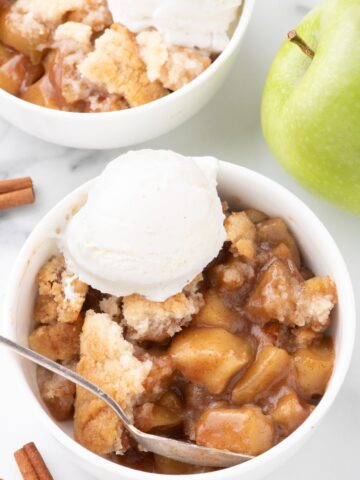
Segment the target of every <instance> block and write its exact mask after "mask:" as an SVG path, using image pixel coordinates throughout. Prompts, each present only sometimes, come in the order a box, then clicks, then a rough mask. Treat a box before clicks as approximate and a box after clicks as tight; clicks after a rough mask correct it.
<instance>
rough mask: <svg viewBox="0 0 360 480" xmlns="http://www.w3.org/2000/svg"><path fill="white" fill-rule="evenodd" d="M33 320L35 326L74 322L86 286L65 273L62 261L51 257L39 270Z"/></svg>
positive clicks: (84, 295) (79, 309) (58, 257)
mask: <svg viewBox="0 0 360 480" xmlns="http://www.w3.org/2000/svg"><path fill="white" fill-rule="evenodd" d="M37 282H38V296H37V298H36V301H35V311H34V318H35V321H37V322H39V323H54V322H56V321H58V322H60V323H73V322H76V320H77V318H78V316H79V313H80V311H81V309H82V306H83V304H84V301H85V297H86V294H87V291H88V286H87V285H86V284H85V283H83V282H81V281H80V280H79V279H78V278H76V277H75V276H74V275H72V274H70V273H69V272H67V271H66V268H65V261H64V257H63V256H61V255H59V256H56V257H52V258H51V259H50V260H49V261H48V262H47V263H46V264H45V265H44V266H43V267H42V268H41V270H40V272H39V274H38V277H37Z"/></svg>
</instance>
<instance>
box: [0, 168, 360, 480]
mask: <svg viewBox="0 0 360 480" xmlns="http://www.w3.org/2000/svg"><path fill="white" fill-rule="evenodd" d="M226 170H227V172H226V174H230V175H231V173H232V172H233V173H234V175H237V176H242V177H244V178H243V180H245V179H246V181H248V182H252V183H254V185H256V186H257V188H259V190H258V191H262V190H261V187H262V186H265V187H266V188H267V189H271V190H273V191H274V195H276V196H278V197H279V198H281V197H286V199H287V200H288V201H289V202H290V201H291V202H292V203H293V204H294V205H296V207H297V208H296V213H295V214H294V216H295V215H296V216H297V217H298V218H300V219H302V220H303V221H304V220H306V222H307V223H308V224H310V225H311V224H312V226H314V227H315V226H316V230H317V233H320V235H322V237H323V239H324V240H325V241H326V245H327V255H329V256H330V255H332V256H331V258H333V260H334V261H335V262H336V263H337V264H338V271H339V272H340V273H339V277H340V276H341V281H342V291H343V296H342V298H343V313H342V317H341V319H343V318H345V317H346V324H345V327H344V328H343V329H342V332H341V333H342V335H341V336H340V348H339V352H338V353H337V356H336V369H335V372H334V374H333V376H332V378H331V380H330V382H329V384H328V387H327V389H326V392H325V394H324V396H323V397H322V399H321V401H320V402H319V404H318V405H317V407H316V408H315V409H314V410H313V412H312V413H311V414H310V416H309V417H308V418H307V419H306V420H305V422H304V423H303V424H302V425H301V426H300V427H298V428H297V429H296V430H295V431H294V432H293V433H292V434H291V435H289V436H288V437H286V438H285V439H284V440H283V441H282V442H280V443H278V444H277V445H275V446H274V447H272V448H271V449H269V450H268V451H266V452H265V453H263V454H261V455H259V456H258V457H256V458H254V459H252V460H251V461H249V462H246V463H243V464H241V465H237V466H235V467H230V468H227V469H224V470H219V471H215V472H208V473H200V474H189V475H177V476H176V477H177V478H179V480H185V479H188V480H191V479H193V480H195V479H198V480H219V479H220V478H221V479H224V480H227V479H229V480H230V479H233V478H234V477H235V476H237V475H239V474H244V475H245V474H246V473H248V472H251V471H253V470H256V469H258V468H260V467H261V466H263V465H264V464H266V463H268V462H269V461H272V462H273V464H274V465H277V464H280V463H281V459H282V458H284V459H286V458H288V457H290V456H291V453H292V452H291V451H292V450H293V451H294V452H295V451H296V449H295V447H296V446H300V445H301V444H302V443H303V441H304V440H305V439H306V438H307V437H308V436H309V435H310V433H311V431H312V430H314V429H315V428H317V425H318V424H319V422H320V420H321V419H322V418H323V417H324V416H325V414H326V413H327V411H328V410H329V408H330V406H331V405H332V403H333V402H334V400H335V398H336V396H337V394H338V392H339V390H340V387H341V385H342V384H343V381H344V379H345V376H346V373H347V371H348V369H349V366H350V360H351V357H352V352H353V347H354V342H355V328H356V327H355V325H356V308H355V299H354V293H353V288H352V283H351V279H350V275H349V272H348V269H347V266H346V264H345V261H344V259H343V256H342V254H341V252H340V250H339V248H338V246H337V245H336V242H335V240H334V239H333V238H332V236H331V234H330V233H329V232H328V230H327V229H326V228H325V226H324V225H323V223H322V222H321V221H320V219H319V218H318V217H317V216H316V215H315V213H314V212H313V211H312V210H311V209H310V208H309V207H308V206H307V205H306V204H305V203H304V202H303V201H302V200H301V199H299V198H298V197H297V196H296V195H294V194H293V193H292V192H290V191H289V190H288V189H286V188H285V187H283V186H282V185H280V184H279V183H277V182H276V181H274V180H272V179H270V178H268V177H266V176H264V175H262V174H260V173H257V172H255V171H253V170H250V169H248V168H245V167H242V166H240V165H235V164H231V163H229V162H224V161H219V176H221V174H222V171H226ZM93 181H94V179H92V180H90V181H88V182H86V183H84V184H82V185H81V186H80V187H78V188H76V189H75V190H73V191H72V192H70V193H69V194H68V195H66V196H65V197H64V198H63V199H62V200H60V202H58V203H57V204H56V205H55V206H54V207H52V209H51V210H50V211H49V212H48V213H47V214H46V215H45V216H44V217H42V219H41V220H40V221H39V222H38V223H37V225H36V226H35V228H34V229H33V231H32V232H31V234H30V236H29V237H28V239H27V240H26V242H25V243H24V245H23V247H22V248H21V251H20V253H19V255H18V257H17V260H16V262H15V265H14V267H13V270H12V273H11V275H10V279H9V282H8V285H7V289H6V292H5V298H4V304H3V312H4V318H5V319H9V320H8V322H7V323H5V322H2V324H1V330H2V331H3V332H4V334H5V335H8V336H9V337H10V338H12V339H16V332H15V330H16V322H11V321H10V319H11V318H12V311H13V305H16V298H17V289H16V286H17V284H18V282H19V280H20V279H21V277H22V275H23V273H24V270H25V269H26V266H27V263H28V261H29V258H30V257H31V255H32V253H33V251H34V247H36V245H37V244H38V243H39V242H38V239H37V236H38V235H39V234H41V232H42V230H43V229H44V228H45V225H46V223H47V222H49V221H50V220H51V219H52V218H53V217H54V216H56V214H57V213H58V210H61V209H62V208H63V207H64V206H65V205H67V206H68V205H70V202H71V201H74V199H75V198H79V196H81V194H84V193H86V191H87V189H88V188H89V186H90V184H91V183H92V182H93ZM219 187H220V189H221V181H220V182H219ZM12 323H13V325H11V324H12ZM345 347H346V348H345ZM6 354H7V355H8V358H9V365H10V368H13V369H14V375H18V377H19V380H18V382H17V385H18V386H19V389H21V390H22V394H23V395H27V398H28V403H29V404H31V405H32V407H31V408H34V411H36V412H37V415H38V418H39V420H40V421H41V423H43V425H44V426H45V427H46V428H47V429H48V430H49V431H50V433H51V434H52V435H53V437H54V438H55V439H56V440H57V441H58V442H59V443H60V444H62V445H63V446H65V447H66V448H67V450H69V451H70V452H71V453H73V454H74V455H75V456H76V457H77V459H78V460H79V461H81V462H86V464H87V466H91V465H92V466H94V467H96V468H98V469H99V470H103V471H104V472H105V471H106V472H107V473H109V474H113V475H119V474H121V473H122V472H123V474H124V475H125V476H126V478H129V479H130V478H131V479H132V480H140V479H141V480H161V479H164V480H171V479H172V480H173V479H174V475H164V474H157V473H147V472H140V471H138V470H134V469H131V468H128V467H124V466H122V465H119V464H116V463H113V462H111V461H109V460H106V459H104V458H102V457H100V456H98V455H96V454H94V453H92V452H90V451H89V450H87V449H85V448H84V447H82V446H81V445H80V444H78V443H77V442H76V441H75V440H74V439H73V438H71V437H70V436H69V435H67V434H66V433H65V432H64V431H63V430H62V429H61V428H60V427H59V426H58V425H57V423H56V422H55V420H53V419H52V418H51V416H50V414H49V413H47V412H46V411H45V410H44V408H43V406H42V405H41V403H40V402H39V401H38V399H37V398H36V396H35V395H34V394H33V392H32V390H31V389H30V388H29V386H28V384H27V381H26V377H25V375H24V374H23V372H22V371H21V359H20V358H17V357H16V355H15V354H14V353H11V352H6ZM10 359H11V360H10ZM29 390H30V392H31V394H30V395H29ZM285 453H287V456H286V455H284V454H285ZM276 460H277V462H276ZM82 468H85V469H87V467H83V466H82ZM123 469H125V470H123ZM219 472H220V473H219Z"/></svg>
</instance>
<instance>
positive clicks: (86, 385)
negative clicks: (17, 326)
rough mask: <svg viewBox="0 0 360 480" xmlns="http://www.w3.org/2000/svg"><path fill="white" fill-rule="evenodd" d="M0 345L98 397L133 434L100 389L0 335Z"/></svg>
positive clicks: (110, 400)
mask: <svg viewBox="0 0 360 480" xmlns="http://www.w3.org/2000/svg"><path fill="white" fill-rule="evenodd" d="M0 344H2V345H5V346H6V347H8V348H10V350H13V351H14V352H15V353H17V354H18V355H21V356H22V357H24V358H26V359H27V360H30V361H31V362H34V363H37V364H38V365H41V366H42V367H44V368H46V369H47V370H51V371H52V372H54V373H57V374H58V375H60V376H61V377H64V378H66V379H67V380H70V382H73V383H76V384H77V385H79V386H80V387H83V388H85V389H86V390H88V391H89V392H91V393H93V394H94V395H96V396H97V397H99V398H100V399H101V400H103V401H104V402H105V403H107V404H108V405H109V407H111V408H112V409H113V410H114V411H115V413H116V414H117V415H118V416H119V417H120V419H121V421H122V422H123V424H124V426H125V428H126V429H127V430H129V432H130V433H133V429H134V427H133V425H132V424H131V422H130V420H129V418H128V416H127V415H126V413H125V412H124V410H123V409H122V408H121V407H120V405H119V404H118V403H117V402H115V400H114V399H113V398H112V397H110V395H108V394H107V393H106V392H104V391H103V390H102V389H101V388H99V387H97V386H96V385H94V384H93V383H91V382H89V381H88V380H86V378H84V377H82V376H81V375H79V374H78V373H76V372H74V371H73V370H70V368H67V367H64V366H63V365H60V364H59V363H56V362H54V361H53V360H50V359H49V358H46V357H44V356H43V355H40V354H39V353H36V352H34V351H33V350H30V348H26V347H23V346H22V345H19V344H18V343H16V342H13V341H12V340H10V339H8V338H5V337H3V336H2V335H0Z"/></svg>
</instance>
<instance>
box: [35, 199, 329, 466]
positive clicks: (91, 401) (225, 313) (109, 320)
mask: <svg viewBox="0 0 360 480" xmlns="http://www.w3.org/2000/svg"><path fill="white" fill-rule="evenodd" d="M224 209H225V214H226V220H225V228H226V233H227V241H226V242H225V244H224V246H223V248H222V250H221V252H220V253H219V255H218V257H217V258H216V259H215V260H214V261H213V262H211V264H210V265H208V266H207V268H206V269H205V270H204V271H203V272H202V274H201V275H199V276H198V277H197V278H195V279H194V280H193V281H192V282H191V283H190V284H189V285H188V286H187V287H186V288H185V289H184V290H183V291H182V292H181V293H179V294H177V295H175V296H173V297H170V298H168V299H167V300H166V301H164V302H153V301H150V300H147V299H146V298H144V297H141V296H140V295H131V296H127V297H123V298H116V297H112V296H109V295H104V294H102V293H101V292H99V291H97V290H94V289H93V288H91V287H90V286H88V285H85V284H84V283H83V282H81V281H80V280H79V279H77V278H76V277H75V276H74V275H73V274H72V273H71V272H68V271H67V270H66V265H65V263H64V260H63V258H62V256H56V257H53V258H51V259H50V260H49V261H48V262H47V263H46V264H45V265H44V266H43V267H42V268H41V270H40V272H39V274H38V277H37V282H38V295H37V299H36V303H35V310H34V319H35V322H36V327H35V329H34V330H33V332H32V333H31V335H30V337H29V344H30V346H31V348H32V349H34V350H36V351H37V352H40V353H42V354H44V355H46V356H47V357H49V358H51V359H54V360H56V361H58V362H60V363H62V364H65V365H67V366H70V367H71V368H73V369H76V371H77V372H79V373H80V374H81V375H83V376H84V377H86V378H88V379H89V380H91V381H92V382H94V383H95V384H97V385H99V386H100V387H101V388H103V389H104V390H106V391H107V392H108V393H109V394H110V395H111V396H112V397H113V398H114V399H115V400H116V401H117V402H119V404H121V406H122V407H123V408H124V409H125V411H126V412H127V414H128V415H129V417H130V418H131V419H132V420H133V422H134V424H135V425H136V426H137V427H138V428H139V429H141V430H142V431H144V432H153V433H156V434H159V435H165V436H168V437H173V438H177V439H183V440H186V441H192V442H195V443H196V444H198V445H204V446H207V447H214V448H218V449H227V450H231V451H234V452H240V453H245V454H250V455H259V454H261V453H262V452H265V451H266V450H268V449H269V448H271V447H272V446H274V445H276V444H277V443H278V442H280V441H282V440H283V439H284V438H285V437H287V436H288V435H290V434H291V433H292V432H293V431H294V430H295V429H296V428H297V427H299V425H301V423H302V422H304V420H305V419H306V418H307V417H308V416H309V414H310V413H311V412H312V410H313V409H314V408H315V407H316V404H317V403H318V402H319V400H320V399H321V396H322V395H323V394H324V392H325V389H326V386H327V383H328V380H329V378H330V376H331V373H332V369H333V364H334V348H333V343H332V339H331V336H330V334H329V332H328V327H329V326H330V323H331V311H332V309H333V308H334V306H335V305H336V303H337V293H336V287H335V284H334V282H333V281H332V280H331V278H330V277H328V276H320V277H316V276H314V275H313V274H312V273H311V271H310V270H309V269H308V268H307V267H306V266H305V265H304V264H303V262H302V259H301V255H300V252H299V249H298V246H297V243H296V241H295V239H294V237H293V235H292V234H291V232H290V231H289V230H288V228H287V226H286V224H285V222H284V221H283V220H282V219H281V218H268V217H267V216H266V215H265V214H264V213H262V212H259V211H256V210H253V209H247V210H244V211H229V209H228V207H227V205H226V204H224ZM38 385H39V389H40V394H41V397H42V399H43V401H44V403H45V405H46V406H47V407H48V409H49V411H50V413H51V414H52V415H53V417H54V418H55V419H56V420H58V421H63V420H67V419H72V418H73V419H74V436H75V439H76V440H77V441H78V442H79V443H81V444H82V445H83V446H85V447H86V448H88V449H89V450H91V451H92V452H95V453H97V454H99V455H103V456H107V458H109V459H112V460H114V461H116V462H118V463H120V464H122V465H126V466H128V467H132V468H137V469H143V470H146V471H151V472H159V473H174V474H175V473H196V472H201V471H208V470H209V469H206V468H203V467H196V466H191V465H185V464H181V463H179V462H175V461H173V460H169V459H166V458H163V457H160V456H158V455H154V454H152V453H149V452H144V451H142V450H140V449H138V448H137V445H136V444H134V441H133V440H132V439H131V438H129V437H128V435H127V433H126V431H125V430H124V428H123V426H122V424H121V422H120V421H119V419H118V418H117V416H116V415H115V414H114V412H113V411H112V410H111V409H110V408H109V407H108V406H107V405H105V404H104V403H103V402H102V401H101V400H99V399H98V398H97V397H94V396H93V395H92V394H90V393H89V392H87V391H84V390H83V389H82V388H80V387H75V386H74V385H72V384H71V383H70V382H68V381H67V380H64V379H61V378H59V377H57V376H56V375H54V374H52V373H49V372H46V371H44V370H43V369H41V368H40V369H38Z"/></svg>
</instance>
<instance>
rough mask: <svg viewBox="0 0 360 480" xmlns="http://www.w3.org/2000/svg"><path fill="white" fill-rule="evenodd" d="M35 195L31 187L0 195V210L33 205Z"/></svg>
mask: <svg viewBox="0 0 360 480" xmlns="http://www.w3.org/2000/svg"><path fill="white" fill-rule="evenodd" d="M34 201H35V194H34V190H33V189H32V187H29V188H23V189H22V190H15V191H13V192H8V193H2V194H0V209H1V210H3V209H5V208H13V207H20V206H21V205H28V204H31V203H34Z"/></svg>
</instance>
